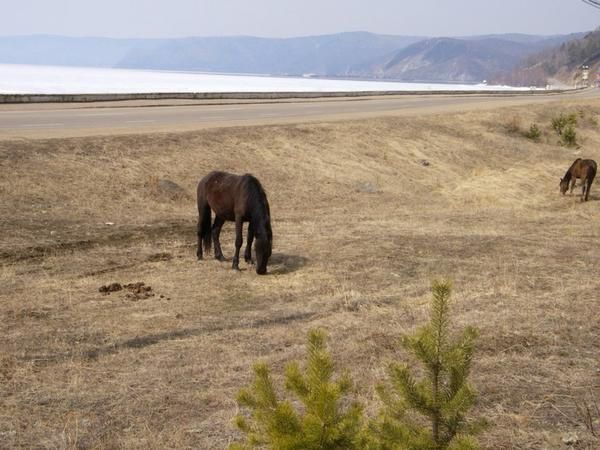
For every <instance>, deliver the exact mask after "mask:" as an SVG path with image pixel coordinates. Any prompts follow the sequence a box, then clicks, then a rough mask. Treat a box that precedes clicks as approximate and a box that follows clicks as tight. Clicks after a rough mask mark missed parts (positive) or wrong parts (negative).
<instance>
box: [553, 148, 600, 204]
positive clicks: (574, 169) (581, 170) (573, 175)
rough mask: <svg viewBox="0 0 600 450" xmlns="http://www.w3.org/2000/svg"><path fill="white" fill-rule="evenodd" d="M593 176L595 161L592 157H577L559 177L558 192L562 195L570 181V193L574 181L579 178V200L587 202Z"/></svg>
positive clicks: (594, 174)
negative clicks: (563, 174)
mask: <svg viewBox="0 0 600 450" xmlns="http://www.w3.org/2000/svg"><path fill="white" fill-rule="evenodd" d="M595 176H596V161H594V160H593V159H581V158H577V159H576V160H575V161H574V162H573V164H571V167H569V170H567V173H565V176H564V177H562V178H561V179H560V192H561V193H562V194H563V195H564V193H565V192H567V189H569V183H571V190H570V193H571V194H572V193H573V188H574V187H575V182H576V181H577V178H579V179H580V180H581V184H582V187H581V201H582V202H583V201H586V202H587V199H588V196H589V195H590V188H591V187H592V183H593V182H594V177H595Z"/></svg>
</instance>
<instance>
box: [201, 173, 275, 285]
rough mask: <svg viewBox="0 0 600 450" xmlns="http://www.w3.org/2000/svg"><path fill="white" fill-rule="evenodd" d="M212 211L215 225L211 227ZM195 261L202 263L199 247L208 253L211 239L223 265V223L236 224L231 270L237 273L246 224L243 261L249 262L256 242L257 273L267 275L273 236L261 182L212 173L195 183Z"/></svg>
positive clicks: (216, 255)
mask: <svg viewBox="0 0 600 450" xmlns="http://www.w3.org/2000/svg"><path fill="white" fill-rule="evenodd" d="M211 210H213V211H214V212H215V221H214V223H213V224H212V226H211ZM198 214H199V218H198V251H197V253H196V254H197V256H198V259H202V246H203V245H204V250H205V251H208V250H210V244H211V238H212V240H214V243H215V258H216V259H218V260H219V261H224V260H225V258H224V257H223V252H222V251H221V243H220V242H219V234H220V233H221V227H222V226H223V223H224V222H225V221H226V220H229V221H232V222H235V255H234V257H233V265H232V268H233V269H236V270H239V260H240V248H241V247H242V241H243V238H242V225H243V223H244V222H249V225H248V242H247V245H246V252H245V253H244V259H245V260H246V262H247V263H249V264H253V261H252V241H253V240H254V239H255V238H256V244H255V245H254V251H255V253H256V273H257V274H259V275H264V274H265V273H267V262H268V261H269V257H270V256H271V249H272V245H273V232H272V231H271V212H270V210H269V202H268V201H267V194H265V191H264V189H263V188H262V186H261V184H260V182H259V181H258V180H257V179H256V178H255V177H253V176H252V175H250V174H245V175H233V174H231V173H227V172H211V173H209V174H208V175H206V176H205V177H204V178H202V179H201V180H200V182H199V183H198Z"/></svg>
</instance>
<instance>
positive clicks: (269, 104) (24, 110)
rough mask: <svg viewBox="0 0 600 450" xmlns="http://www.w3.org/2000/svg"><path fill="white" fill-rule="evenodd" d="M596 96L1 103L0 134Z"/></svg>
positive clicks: (163, 127) (174, 126)
mask: <svg viewBox="0 0 600 450" xmlns="http://www.w3.org/2000/svg"><path fill="white" fill-rule="evenodd" d="M594 97H600V90H599V89H590V90H586V91H580V92H574V93H565V94H548V95H539V94H538V95H531V94H524V95H510V96H504V95H503V96H491V95H484V94H482V95H472V94H470V95H430V96H427V95H424V96H410V95H402V96H390V97H367V98H359V99H357V98H348V99H322V100H294V101H264V102H256V101H239V102H236V101H221V102H217V101H194V100H185V101H184V100H179V101H169V100H161V101H153V102H152V101H130V102H111V103H92V104H26V105H0V139H12V138H23V137H24V138H36V137H65V136H81V135H95V134H119V133H147V132H152V131H184V130H193V129H199V128H210V127H225V126H236V125H254V124H269V123H290V122H306V121H315V120H337V119H344V118H347V119H351V118H361V117H373V116H380V115H411V114H420V113H440V112H446V111H470V110H476V109H490V108H497V107H502V106H515V105H523V104H530V103H532V104H533V103H545V102H555V101H562V100H571V99H588V98H594Z"/></svg>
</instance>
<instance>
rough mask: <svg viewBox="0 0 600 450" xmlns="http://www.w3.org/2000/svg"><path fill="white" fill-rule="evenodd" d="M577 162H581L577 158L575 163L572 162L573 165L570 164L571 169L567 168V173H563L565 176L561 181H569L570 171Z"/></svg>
mask: <svg viewBox="0 0 600 450" xmlns="http://www.w3.org/2000/svg"><path fill="white" fill-rule="evenodd" d="M579 161H581V158H577V159H576V160H575V161H573V164H571V167H569V168H568V169H567V172H566V173H565V176H564V177H563V180H565V181H569V180H570V179H571V171H572V170H573V168H574V167H575V164H577V163H578V162H579Z"/></svg>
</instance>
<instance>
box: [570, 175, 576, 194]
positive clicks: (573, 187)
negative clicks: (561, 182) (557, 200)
mask: <svg viewBox="0 0 600 450" xmlns="http://www.w3.org/2000/svg"><path fill="white" fill-rule="evenodd" d="M575 183H577V178H573V179H572V180H571V190H570V191H569V194H571V195H573V189H575Z"/></svg>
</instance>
